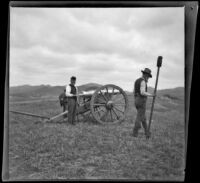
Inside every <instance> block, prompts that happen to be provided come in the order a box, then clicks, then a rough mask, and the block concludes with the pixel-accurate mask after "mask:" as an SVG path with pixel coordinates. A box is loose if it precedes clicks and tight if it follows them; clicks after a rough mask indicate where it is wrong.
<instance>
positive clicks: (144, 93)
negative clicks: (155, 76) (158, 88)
mask: <svg viewBox="0 0 200 183" xmlns="http://www.w3.org/2000/svg"><path fill="white" fill-rule="evenodd" d="M145 88H146V84H145V81H142V82H141V84H140V93H141V95H143V96H147V97H153V96H154V95H153V94H151V93H148V92H146V91H145Z"/></svg>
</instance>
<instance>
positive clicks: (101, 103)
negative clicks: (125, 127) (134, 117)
mask: <svg viewBox="0 0 200 183" xmlns="http://www.w3.org/2000/svg"><path fill="white" fill-rule="evenodd" d="M127 109H128V98H127V95H126V93H125V92H124V91H123V90H122V89H121V88H120V87H118V86H116V85H113V84H108V85H104V86H102V87H100V88H98V89H97V90H96V91H95V93H94V94H93V95H92V98H91V101H90V110H91V113H92V116H93V117H94V118H95V120H96V121H97V122H99V123H101V124H116V123H119V122H121V121H123V120H124V119H125V116H126V114H127Z"/></svg>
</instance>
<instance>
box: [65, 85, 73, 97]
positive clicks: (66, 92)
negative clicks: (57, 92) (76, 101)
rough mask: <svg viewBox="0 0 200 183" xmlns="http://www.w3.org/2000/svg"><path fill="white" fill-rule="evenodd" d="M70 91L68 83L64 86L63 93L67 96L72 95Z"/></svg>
mask: <svg viewBox="0 0 200 183" xmlns="http://www.w3.org/2000/svg"><path fill="white" fill-rule="evenodd" d="M70 92H71V87H70V86H69V85H67V86H66V91H65V95H66V96H67V97H72V96H73V94H71V93H70Z"/></svg>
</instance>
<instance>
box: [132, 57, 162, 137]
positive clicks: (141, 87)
mask: <svg viewBox="0 0 200 183" xmlns="http://www.w3.org/2000/svg"><path fill="white" fill-rule="evenodd" d="M162 58H163V57H162V56H158V60H157V68H158V69H157V75H156V84H155V88H154V94H150V93H148V92H147V82H148V79H149V78H151V77H152V75H151V70H150V69H148V68H145V70H144V71H142V73H143V75H142V77H141V78H139V79H137V80H136V81H135V88H134V96H135V106H136V109H137V117H136V121H135V126H134V129H133V136H134V137H137V136H138V130H139V129H140V128H141V123H142V126H143V128H144V130H145V135H146V138H147V139H148V138H150V127H151V120H152V116H153V109H154V103H155V98H156V92H157V85H158V77H159V72H160V67H161V66H162ZM147 97H153V100H152V106H151V113H150V118H149V124H148V126H147V123H146V116H145V111H146V101H147Z"/></svg>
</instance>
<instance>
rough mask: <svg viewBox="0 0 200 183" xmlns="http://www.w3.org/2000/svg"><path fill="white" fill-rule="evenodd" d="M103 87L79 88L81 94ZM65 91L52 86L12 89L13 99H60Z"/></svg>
mask: <svg viewBox="0 0 200 183" xmlns="http://www.w3.org/2000/svg"><path fill="white" fill-rule="evenodd" d="M100 86H102V85H100V84H96V83H88V84H84V85H80V86H78V89H79V91H80V92H82V91H89V90H95V89H97V88H98V87H100ZM64 89H65V86H50V85H39V86H31V85H21V86H14V87H10V98H11V99H19V100H20V99H22V98H23V99H34V98H50V97H58V96H59V95H60V94H61V93H62V92H63V91H64Z"/></svg>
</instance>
